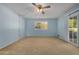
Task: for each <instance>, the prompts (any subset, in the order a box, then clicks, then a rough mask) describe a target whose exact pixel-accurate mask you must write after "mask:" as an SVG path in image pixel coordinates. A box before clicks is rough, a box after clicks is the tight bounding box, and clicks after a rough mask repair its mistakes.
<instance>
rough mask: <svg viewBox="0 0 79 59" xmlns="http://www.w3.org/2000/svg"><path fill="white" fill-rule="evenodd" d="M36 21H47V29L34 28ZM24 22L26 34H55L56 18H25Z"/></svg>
mask: <svg viewBox="0 0 79 59" xmlns="http://www.w3.org/2000/svg"><path fill="white" fill-rule="evenodd" d="M36 21H47V22H48V30H35V29H34V23H35V22H36ZM25 23H26V25H25V28H26V29H25V31H26V32H25V34H26V36H57V19H26V20H25Z"/></svg>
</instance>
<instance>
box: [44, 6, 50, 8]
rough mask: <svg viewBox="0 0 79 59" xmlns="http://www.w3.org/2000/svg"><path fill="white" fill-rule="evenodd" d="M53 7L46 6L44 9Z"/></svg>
mask: <svg viewBox="0 0 79 59" xmlns="http://www.w3.org/2000/svg"><path fill="white" fill-rule="evenodd" d="M50 7H51V6H45V7H43V8H50Z"/></svg>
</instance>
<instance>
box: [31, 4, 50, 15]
mask: <svg viewBox="0 0 79 59" xmlns="http://www.w3.org/2000/svg"><path fill="white" fill-rule="evenodd" d="M32 5H34V6H35V7H36V8H37V10H38V11H39V12H41V13H42V14H45V11H44V9H46V8H50V7H51V6H50V5H48V6H43V5H41V4H36V3H32Z"/></svg>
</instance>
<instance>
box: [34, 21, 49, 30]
mask: <svg viewBox="0 0 79 59" xmlns="http://www.w3.org/2000/svg"><path fill="white" fill-rule="evenodd" d="M34 28H35V29H37V30H47V29H48V22H47V21H36V22H35V26H34Z"/></svg>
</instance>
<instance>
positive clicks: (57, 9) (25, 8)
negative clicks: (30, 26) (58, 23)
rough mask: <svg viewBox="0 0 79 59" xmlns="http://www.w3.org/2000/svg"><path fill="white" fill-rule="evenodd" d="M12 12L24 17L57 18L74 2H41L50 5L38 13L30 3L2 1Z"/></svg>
mask: <svg viewBox="0 0 79 59" xmlns="http://www.w3.org/2000/svg"><path fill="white" fill-rule="evenodd" d="M2 5H4V6H6V7H8V8H9V9H11V10H12V11H13V12H15V13H17V14H18V15H21V16H23V17H25V18H58V17H59V16H60V15H63V14H64V13H65V12H67V11H68V10H69V9H71V8H72V7H73V6H74V5H75V4H74V3H41V5H43V6H47V5H50V6H51V8H48V9H45V14H42V13H40V12H39V13H38V12H37V10H36V8H35V6H33V5H32V3H4V4H2Z"/></svg>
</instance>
